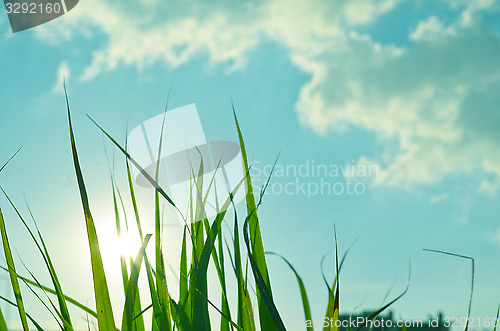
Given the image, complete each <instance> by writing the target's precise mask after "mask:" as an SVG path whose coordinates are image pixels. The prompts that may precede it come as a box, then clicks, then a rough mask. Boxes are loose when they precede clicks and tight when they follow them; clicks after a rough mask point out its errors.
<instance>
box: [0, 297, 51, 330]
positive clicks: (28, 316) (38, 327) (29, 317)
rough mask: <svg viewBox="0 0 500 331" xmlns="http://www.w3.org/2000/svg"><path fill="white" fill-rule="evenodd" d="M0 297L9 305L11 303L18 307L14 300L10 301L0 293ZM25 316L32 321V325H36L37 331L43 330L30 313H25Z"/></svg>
mask: <svg viewBox="0 0 500 331" xmlns="http://www.w3.org/2000/svg"><path fill="white" fill-rule="evenodd" d="M0 299H2V300H3V301H5V302H7V303H8V304H9V305H11V306H14V307H17V308H19V307H18V306H17V304H15V303H14V302H12V301H10V300H9V299H7V298H5V297H3V296H1V295H0ZM26 317H27V318H28V319H29V320H30V322H31V323H33V325H34V326H35V327H36V329H37V330H38V331H44V330H43V329H42V327H41V326H40V324H38V323H37V322H36V321H35V319H34V318H33V317H31V315H30V314H28V313H26ZM26 330H28V329H26Z"/></svg>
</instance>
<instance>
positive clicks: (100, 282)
mask: <svg viewBox="0 0 500 331" xmlns="http://www.w3.org/2000/svg"><path fill="white" fill-rule="evenodd" d="M65 96H66V105H67V108H68V123H69V131H70V140H71V149H72V152H73V163H74V166H75V172H76V177H77V181H78V187H79V190H80V196H81V200H82V206H83V212H84V215H85V223H86V226H87V237H88V240H89V247H90V260H91V264H92V276H93V281H94V294H95V301H96V310H97V321H98V325H99V330H100V331H115V330H116V326H115V321H114V317H113V309H112V306H111V299H110V297H109V291H108V285H107V281H106V275H105V272H104V266H103V263H102V257H101V252H100V249H99V241H98V239H97V232H96V229H95V224H94V220H93V218H92V214H91V212H90V204H89V201H88V196H87V190H86V188H85V183H84V180H83V174H82V170H81V168H80V162H79V160H78V153H77V150H76V142H75V136H74V133H73V126H72V124H71V114H70V107H69V100H68V94H67V92H66V88H65Z"/></svg>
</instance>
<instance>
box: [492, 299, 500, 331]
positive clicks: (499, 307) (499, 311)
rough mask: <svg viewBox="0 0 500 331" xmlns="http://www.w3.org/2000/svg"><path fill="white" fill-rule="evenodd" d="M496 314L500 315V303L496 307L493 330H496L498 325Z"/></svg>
mask: <svg viewBox="0 0 500 331" xmlns="http://www.w3.org/2000/svg"><path fill="white" fill-rule="evenodd" d="M498 316H500V305H499V306H498V308H497V317H496V319H495V327H494V328H493V331H497V326H498Z"/></svg>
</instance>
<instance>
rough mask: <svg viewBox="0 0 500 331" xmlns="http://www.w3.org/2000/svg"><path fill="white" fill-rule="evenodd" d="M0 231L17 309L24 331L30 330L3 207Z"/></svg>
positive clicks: (0, 217)
mask: <svg viewBox="0 0 500 331" xmlns="http://www.w3.org/2000/svg"><path fill="white" fill-rule="evenodd" d="M0 232H1V234H2V244H3V250H4V253H5V260H6V261H7V266H8V271H9V276H10V283H11V285H12V291H13V292H14V296H15V298H16V303H17V305H16V306H17V310H18V312H19V318H20V319H21V324H22V326H23V330H24V331H28V330H29V328H28V321H27V320H26V311H25V309H24V304H23V297H22V295H21V288H20V287H19V280H18V279H17V273H16V267H15V265H14V259H13V258H12V251H11V249H10V245H9V239H8V238H7V230H6V228H5V222H4V219H3V214H2V209H0Z"/></svg>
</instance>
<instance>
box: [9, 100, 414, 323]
mask: <svg viewBox="0 0 500 331" xmlns="http://www.w3.org/2000/svg"><path fill="white" fill-rule="evenodd" d="M66 102H67V117H68V125H69V137H70V145H71V153H72V156H73V163H74V170H75V175H76V179H77V183H78V189H79V193H80V197H81V205H82V208H83V219H82V221H84V222H85V224H86V229H87V238H88V244H89V253H90V257H91V259H90V260H91V265H90V266H89V268H91V270H92V281H93V287H94V299H95V307H96V310H95V311H94V310H92V309H89V308H87V307H86V305H84V304H82V303H80V302H79V301H77V300H75V299H73V298H70V297H68V296H67V295H65V294H64V291H63V286H62V284H60V282H59V279H58V277H57V273H56V270H55V268H54V265H53V263H52V259H51V257H50V254H49V251H48V250H47V247H46V245H45V242H44V239H43V237H42V234H41V233H40V231H38V226H37V224H36V222H35V219H34V217H33V215H32V214H31V211H30V216H31V218H32V220H33V224H34V227H35V230H32V229H31V227H30V226H29V225H28V223H27V222H26V221H25V218H24V217H23V216H22V215H21V213H20V212H19V211H18V209H17V208H16V206H15V204H14V202H12V201H11V200H10V198H9V197H8V195H7V193H5V192H4V194H5V196H6V198H7V200H8V201H9V203H10V205H11V207H12V208H13V209H14V211H15V212H16V214H17V217H18V218H19V219H20V220H21V222H22V223H23V225H24V226H25V228H26V230H27V231H28V233H29V235H30V237H31V239H32V240H33V242H34V243H35V244H36V246H37V248H38V251H39V254H40V256H41V259H42V260H43V261H44V263H45V266H46V268H47V271H48V273H49V275H50V279H51V281H52V284H51V285H50V286H49V285H44V284H41V283H40V282H38V280H37V279H36V278H35V275H33V274H32V273H31V272H30V277H31V278H28V277H24V276H21V275H19V274H18V272H17V269H16V266H15V262H14V258H13V257H12V253H11V244H10V242H9V240H8V234H7V229H6V226H5V221H4V218H3V214H2V213H1V209H0V231H1V236H2V244H3V250H4V253H5V260H6V262H7V267H6V268H4V270H5V271H6V272H7V273H8V274H9V276H10V281H11V285H12V290H13V293H14V294H15V301H10V300H8V299H7V298H5V297H4V296H0V298H1V299H3V300H4V301H6V302H8V303H9V304H10V305H12V306H15V307H17V310H18V313H19V319H20V321H21V324H22V327H23V329H24V330H28V329H29V323H31V325H32V326H34V327H35V328H36V329H37V330H43V327H42V326H40V325H39V324H38V323H37V322H36V320H35V318H33V316H31V315H29V314H28V313H27V311H28V310H29V308H26V307H25V305H24V301H23V295H22V290H21V285H24V286H25V288H26V289H29V290H30V291H32V292H33V293H35V295H36V296H37V297H38V298H39V299H40V300H41V301H42V302H43V303H44V306H45V307H46V309H47V310H48V311H50V312H51V314H52V316H53V317H54V319H55V320H56V321H57V324H58V325H59V326H60V328H61V330H68V331H69V330H73V322H72V319H71V316H70V312H69V309H68V305H73V306H76V307H78V308H79V309H81V311H82V312H83V313H84V314H86V315H87V316H88V318H89V319H90V320H91V321H89V330H90V329H91V328H90V325H91V324H92V323H94V322H96V323H97V325H98V329H99V330H101V331H114V330H123V331H143V330H146V325H151V330H162V331H163V330H181V331H190V330H193V331H198V330H215V329H220V330H221V331H229V330H245V331H252V330H256V329H257V328H258V326H260V329H261V330H266V331H267V330H285V325H284V322H283V318H282V316H281V314H280V312H279V305H278V303H277V300H276V298H275V296H274V295H273V291H272V287H271V282H270V277H269V270H268V264H267V257H266V252H265V249H264V241H263V238H262V234H261V230H260V225H259V214H258V210H259V206H260V205H261V203H262V197H263V195H264V192H265V189H266V188H267V183H266V185H265V186H264V187H263V189H262V190H261V193H260V194H259V195H257V196H256V195H255V193H254V192H253V189H252V187H253V186H252V179H251V177H250V171H249V169H250V165H249V163H248V159H247V155H246V149H245V143H244V140H243V134H242V132H241V129H240V126H239V123H238V120H237V117H236V111H234V108H233V113H234V120H235V125H236V130H237V133H238V137H239V143H240V146H241V153H242V167H243V170H244V178H242V180H241V182H240V183H239V184H238V185H237V187H236V188H235V189H234V191H233V192H231V194H230V196H229V198H228V199H227V200H226V201H221V202H220V203H221V206H220V209H219V210H220V212H219V213H218V214H217V215H216V216H215V218H214V219H210V220H209V219H207V218H206V217H198V216H204V215H205V212H204V205H205V203H206V201H207V196H203V195H202V193H201V192H203V190H202V187H203V185H208V186H209V187H211V185H212V182H210V183H203V181H202V178H203V177H202V174H203V163H201V165H200V169H198V170H197V171H195V170H193V176H192V177H193V178H192V185H193V187H194V188H196V192H197V196H196V197H192V199H191V200H190V201H191V210H192V211H193V212H194V214H195V215H196V216H197V217H196V219H202V221H198V222H191V221H192V220H184V221H185V225H184V231H183V240H182V247H181V254H180V256H181V257H180V271H179V274H178V275H177V279H178V283H175V284H168V283H167V277H166V267H167V264H166V261H165V260H164V259H165V258H164V255H163V254H164V253H163V238H162V232H161V229H162V215H161V210H160V206H161V204H162V202H164V203H168V204H170V205H171V206H172V207H174V208H177V207H176V206H175V204H174V202H173V201H172V199H171V198H170V197H169V196H168V195H167V193H166V192H165V191H164V190H163V189H162V188H161V187H160V185H159V184H158V180H157V179H158V173H157V174H156V178H152V177H151V176H149V175H147V173H146V172H143V173H145V174H146V178H147V180H148V181H149V182H150V183H151V184H152V186H153V187H154V188H155V190H156V194H155V208H154V209H155V210H154V214H155V227H154V233H151V234H144V233H143V229H142V227H141V219H140V216H139V208H138V206H137V200H136V196H135V190H134V184H133V181H132V176H131V172H130V164H133V165H134V166H136V167H137V168H138V169H139V170H142V169H141V167H140V166H139V164H138V163H137V162H136V161H135V160H134V159H133V157H132V156H131V155H129V154H128V152H127V148H126V146H125V147H123V146H121V145H120V144H119V143H118V142H117V141H116V140H114V139H113V138H112V137H111V136H110V135H109V134H108V133H107V132H106V131H105V130H104V129H103V128H102V127H101V126H99V125H98V124H97V123H96V122H95V121H94V120H92V119H91V120H92V121H93V122H94V124H95V125H96V127H97V129H99V130H101V131H102V133H103V134H104V135H105V136H106V137H107V138H108V139H109V140H110V141H111V142H112V143H113V144H114V145H115V147H116V148H117V149H118V150H119V151H120V152H121V153H122V154H123V155H124V157H125V164H124V165H125V167H126V171H127V180H128V194H127V196H126V198H127V199H130V202H131V204H132V206H133V213H134V219H135V226H136V227H137V231H138V233H139V236H140V238H141V241H142V246H141V248H140V249H139V251H138V252H137V255H136V257H135V259H130V260H127V258H126V257H125V256H121V257H120V266H121V274H122V282H123V295H124V305H123V307H122V308H120V309H117V308H118V307H116V306H115V307H114V308H115V309H113V303H112V300H111V298H110V294H109V288H108V283H107V278H106V274H105V269H104V266H103V261H102V257H101V249H100V245H99V242H100V241H99V240H106V238H98V236H97V232H96V227H95V223H94V219H93V217H92V213H91V206H90V204H89V199H88V195H87V189H86V186H85V180H84V176H83V170H82V169H81V167H80V161H79V156H78V151H77V143H76V140H77V139H76V138H75V133H74V131H73V126H72V122H71V111H70V104H69V101H68V98H67V95H66ZM18 152H19V150H18V151H17V152H16V154H17V153H18ZM160 152H161V145H160V147H159V150H158V155H160ZM16 154H14V155H13V156H12V157H11V158H10V159H9V161H8V162H7V163H9V162H10V161H12V159H13V158H14V156H15V155H16ZM7 163H6V164H5V165H3V166H2V167H1V168H0V173H1V171H2V170H3V169H4V168H5V167H6V165H7ZM158 168H159V167H157V169H158ZM110 173H111V175H110V176H111V183H112V196H113V208H114V212H115V218H116V230H117V234H118V235H120V233H121V232H122V231H127V230H128V229H122V228H121V224H122V222H121V219H120V212H119V209H120V206H121V207H122V208H123V209H124V205H123V204H124V202H123V199H122V195H121V193H120V191H119V190H118V187H117V186H116V184H115V183H116V182H115V178H114V174H113V172H112V171H110ZM0 175H1V174H0ZM269 179H270V178H269ZM269 179H268V183H269ZM239 189H245V190H246V199H245V204H246V215H245V217H244V219H243V221H240V220H239V219H238V214H237V212H236V208H234V214H233V219H234V220H233V222H234V232H233V233H232V236H230V237H229V240H228V238H226V237H223V235H222V224H223V222H224V221H229V216H227V215H226V214H227V210H228V207H229V206H230V205H232V204H233V201H232V198H231V197H232V196H234V195H235V193H236V191H237V190H239ZM2 191H3V189H2ZM162 200H163V201H162ZM193 201H194V202H193ZM191 215H193V213H191ZM126 226H127V227H128V226H129V224H128V223H127V225H126ZM241 234H243V237H242V238H240V236H241ZM334 239H335V247H336V276H335V280H334V282H333V284H331V285H330V284H329V283H328V282H327V281H326V277H324V275H323V277H324V279H325V284H326V287H327V291H326V293H325V297H327V298H328V304H327V308H326V313H325V316H326V318H328V319H332V318H333V319H334V320H336V319H337V318H338V315H339V288H340V281H339V277H338V275H339V273H340V269H341V267H342V264H343V262H344V260H345V257H346V255H347V252H346V253H345V254H344V256H343V257H342V259H341V260H340V261H339V257H338V253H337V241H336V234H335V238H334ZM148 245H154V252H155V254H154V258H153V259H151V258H150V257H149V256H148V254H147V253H146V248H147V247H148ZM188 251H191V254H192V257H191V263H189V264H188V262H187V261H188ZM268 254H274V253H268ZM274 255H278V254H274ZM278 256H279V257H280V258H281V259H282V260H283V261H284V262H285V264H286V265H287V266H288V267H289V268H290V271H291V272H292V273H293V274H294V275H295V277H296V279H297V282H298V288H299V291H300V299H301V300H299V297H298V298H297V304H298V305H300V302H301V303H302V307H303V310H304V317H305V319H306V320H312V313H311V308H310V305H309V299H308V296H307V292H306V288H305V284H304V282H303V280H302V278H301V277H300V275H299V274H298V272H297V270H296V269H295V268H294V267H293V266H292V264H291V263H290V262H289V261H288V260H287V259H286V258H285V257H284V256H281V255H278ZM228 261H229V263H230V268H228V267H226V265H228ZM209 266H213V268H214V269H215V270H216V273H217V277H218V286H220V292H221V298H220V303H219V302H217V303H216V302H212V301H211V300H210V299H209V295H208V287H209V284H208V278H207V273H208V269H209ZM227 270H229V271H231V272H232V273H233V274H228V272H227ZM141 272H142V273H145V274H146V277H147V287H148V288H147V290H148V292H147V293H148V294H149V296H148V298H149V300H148V302H141V300H140V297H139V290H140V289H139V281H138V280H139V275H140V273H141ZM229 284H235V288H236V291H237V295H236V298H237V302H235V303H234V304H231V303H230V302H229V299H228V295H227V289H228V286H229ZM251 284H254V285H255V290H254V289H253V288H252V286H251ZM210 285H211V286H217V284H210ZM173 286H176V287H178V290H179V295H178V297H175V298H174V297H173V296H172V295H171V291H170V290H169V289H170V288H172V287H173ZM35 289H37V291H42V292H43V293H44V295H45V299H42V298H41V297H40V296H39V295H38V294H36V293H37V291H35ZM406 290H407V289H406ZM406 290H405V291H404V292H403V293H402V294H401V295H400V296H398V297H397V298H396V299H394V300H393V301H391V302H390V303H389V304H387V305H385V306H384V307H382V308H381V309H380V310H378V311H377V312H376V313H375V314H374V315H372V316H371V318H376V316H377V314H380V313H381V312H382V311H383V310H385V309H386V308H387V307H389V306H390V305H391V304H393V303H394V302H395V301H397V300H398V299H399V298H400V297H401V296H402V295H404V293H406ZM54 300H56V301H57V302H54ZM253 301H256V303H257V305H256V308H257V309H256V311H254V308H253V306H252V302H253ZM230 307H236V311H231V308H230ZM210 310H211V311H212V314H214V313H215V314H218V315H220V325H218V326H214V325H212V324H211V319H210ZM119 311H121V312H122V314H121V324H119V325H116V324H115V321H116V319H115V316H114V315H113V312H119ZM147 311H151V312H152V314H151V316H152V317H151V321H148V323H146V322H145V320H144V319H145V315H144V313H145V312H147ZM91 322H92V323H91ZM94 324H95V323H94ZM0 330H7V326H6V323H5V320H4V318H3V314H2V311H1V310H0ZM307 330H313V327H307ZM323 330H335V327H325V328H324V329H323Z"/></svg>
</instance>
